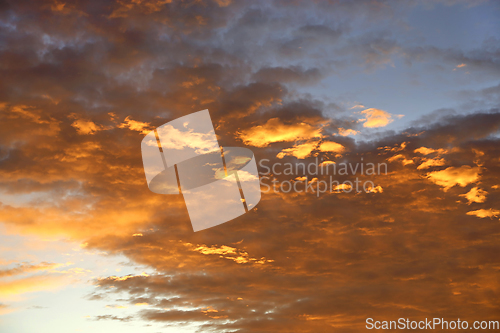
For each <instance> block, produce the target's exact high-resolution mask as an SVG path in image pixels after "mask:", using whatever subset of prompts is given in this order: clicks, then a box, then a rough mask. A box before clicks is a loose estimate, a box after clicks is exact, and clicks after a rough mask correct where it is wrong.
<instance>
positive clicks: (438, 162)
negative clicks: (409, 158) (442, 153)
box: [417, 158, 446, 170]
mask: <svg viewBox="0 0 500 333" xmlns="http://www.w3.org/2000/svg"><path fill="white" fill-rule="evenodd" d="M445 164H446V160H445V159H444V158H434V159H427V160H425V161H424V162H423V163H422V164H420V165H419V166H418V167H417V169H418V170H423V169H429V168H430V167H434V166H442V165H445Z"/></svg>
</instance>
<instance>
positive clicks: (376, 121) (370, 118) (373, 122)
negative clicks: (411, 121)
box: [360, 108, 403, 128]
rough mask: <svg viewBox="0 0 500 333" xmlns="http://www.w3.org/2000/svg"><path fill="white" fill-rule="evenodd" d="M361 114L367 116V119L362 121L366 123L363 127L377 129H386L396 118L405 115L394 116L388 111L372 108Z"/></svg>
mask: <svg viewBox="0 0 500 333" xmlns="http://www.w3.org/2000/svg"><path fill="white" fill-rule="evenodd" d="M361 114H363V115H365V117H366V118H364V119H360V121H362V122H364V123H363V127H368V128H376V127H384V126H387V125H389V124H390V123H392V122H393V121H394V118H401V117H403V115H394V114H391V113H389V112H387V111H384V110H380V109H375V108H370V109H366V110H363V111H361Z"/></svg>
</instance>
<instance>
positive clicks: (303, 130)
mask: <svg viewBox="0 0 500 333" xmlns="http://www.w3.org/2000/svg"><path fill="white" fill-rule="evenodd" d="M321 130H322V129H321V128H320V127H316V126H314V125H311V124H308V123H305V122H301V123H295V124H284V123H283V122H282V121H281V120H280V119H278V118H271V119H269V120H268V121H267V122H266V123H265V124H264V125H257V126H254V127H251V128H249V129H247V130H242V131H241V132H239V133H238V136H239V138H241V140H243V142H244V143H245V144H247V145H252V146H255V147H266V146H268V145H269V144H270V143H274V142H290V141H292V142H293V141H297V140H307V139H312V138H321V137H322V134H321Z"/></svg>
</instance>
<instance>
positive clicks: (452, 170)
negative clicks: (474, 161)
mask: <svg viewBox="0 0 500 333" xmlns="http://www.w3.org/2000/svg"><path fill="white" fill-rule="evenodd" d="M480 172H481V168H479V167H471V166H469V165H463V166H461V167H459V168H457V167H449V168H447V169H444V170H441V171H434V172H430V173H428V174H427V178H428V179H429V180H430V181H432V182H433V183H435V184H437V185H439V186H442V187H444V189H443V190H444V191H445V192H446V191H448V190H449V189H450V188H452V187H453V186H455V185H460V186H461V187H465V186H467V185H468V184H470V183H474V182H476V181H478V180H479V173H480Z"/></svg>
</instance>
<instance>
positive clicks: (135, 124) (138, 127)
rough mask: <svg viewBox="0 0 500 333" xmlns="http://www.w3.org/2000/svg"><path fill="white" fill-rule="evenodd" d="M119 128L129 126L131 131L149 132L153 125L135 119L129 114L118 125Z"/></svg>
mask: <svg viewBox="0 0 500 333" xmlns="http://www.w3.org/2000/svg"><path fill="white" fill-rule="evenodd" d="M118 128H128V129H130V130H131V131H137V132H140V133H142V134H147V133H149V132H150V131H151V130H152V128H151V125H150V124H149V123H145V122H142V121H137V120H133V119H131V118H130V116H127V117H126V118H125V120H124V121H123V123H121V124H120V125H118Z"/></svg>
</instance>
